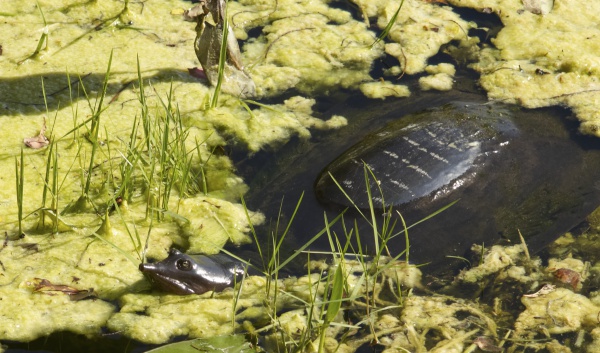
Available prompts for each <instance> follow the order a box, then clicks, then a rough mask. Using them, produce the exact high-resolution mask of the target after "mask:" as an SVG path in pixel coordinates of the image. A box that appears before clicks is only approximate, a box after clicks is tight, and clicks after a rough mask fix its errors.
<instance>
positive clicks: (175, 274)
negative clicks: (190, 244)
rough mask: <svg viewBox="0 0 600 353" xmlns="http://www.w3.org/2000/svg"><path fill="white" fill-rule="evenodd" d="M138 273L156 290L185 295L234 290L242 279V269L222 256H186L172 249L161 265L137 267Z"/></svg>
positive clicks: (230, 259) (233, 260)
mask: <svg viewBox="0 0 600 353" xmlns="http://www.w3.org/2000/svg"><path fill="white" fill-rule="evenodd" d="M140 271H142V273H143V274H144V275H145V276H146V277H147V278H148V279H149V280H150V281H151V282H152V284H153V285H154V286H155V287H157V288H158V289H161V290H163V291H165V292H167V293H172V294H180V295H185V294H202V293H205V292H207V291H211V290H212V291H221V290H223V289H225V288H227V287H231V286H233V285H234V283H235V281H236V280H237V281H239V280H241V278H242V276H243V275H244V265H243V264H242V263H240V262H239V261H236V260H235V259H233V258H231V257H229V256H227V255H224V254H217V255H188V254H184V253H182V252H181V251H179V250H177V249H171V250H170V252H169V256H168V257H167V258H166V259H164V260H162V261H159V262H154V263H142V264H140Z"/></svg>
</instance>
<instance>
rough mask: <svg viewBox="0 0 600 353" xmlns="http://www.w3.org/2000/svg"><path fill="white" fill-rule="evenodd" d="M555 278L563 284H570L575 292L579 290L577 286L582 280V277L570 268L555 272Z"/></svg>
mask: <svg viewBox="0 0 600 353" xmlns="http://www.w3.org/2000/svg"><path fill="white" fill-rule="evenodd" d="M554 278H556V279H557V280H559V281H561V282H562V283H566V284H570V285H571V287H573V290H577V285H578V284H579V281H580V280H581V275H580V274H579V272H577V271H573V270H571V269H568V268H559V269H558V270H556V271H554Z"/></svg>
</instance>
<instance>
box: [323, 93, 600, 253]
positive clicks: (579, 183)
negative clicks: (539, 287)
mask: <svg viewBox="0 0 600 353" xmlns="http://www.w3.org/2000/svg"><path fill="white" fill-rule="evenodd" d="M556 128H559V126H556V122H551V121H548V123H547V124H546V125H544V124H543V123H540V122H539V121H538V122H535V124H532V121H531V120H527V119H523V121H520V120H519V119H516V118H515V117H514V116H513V114H512V112H511V109H509V107H508V106H506V105H501V104H481V103H476V102H471V103H468V102H467V103H465V102H453V103H451V104H447V105H444V106H441V107H438V108H434V109H429V110H426V111H424V112H421V113H417V114H412V115H409V116H405V117H403V118H401V119H399V120H397V121H395V122H392V123H390V124H388V125H387V126H385V127H384V128H383V129H381V130H379V131H376V132H374V133H372V134H370V135H368V136H367V137H365V138H364V139H362V140H361V141H360V142H358V143H357V144H356V145H354V146H353V147H351V148H349V149H348V150H347V151H345V152H344V153H343V154H342V155H341V156H339V157H338V158H337V159H335V160H334V161H333V162H332V163H331V164H329V165H328V166H327V167H326V168H325V169H324V170H323V171H322V173H321V174H320V175H319V177H318V178H317V180H316V182H315V192H316V194H317V198H318V199H319V201H321V202H322V203H324V204H328V205H337V206H340V207H351V208H352V207H354V206H353V203H354V205H356V207H358V208H361V209H368V208H369V205H370V203H372V204H373V206H374V208H375V209H378V210H379V212H378V213H381V209H382V206H383V203H385V204H386V205H388V206H393V209H394V210H397V211H399V212H401V213H402V215H403V216H404V217H405V219H406V220H407V223H408V224H409V225H410V224H411V223H413V222H417V221H418V220H420V219H422V218H424V217H426V216H428V215H430V214H432V213H434V212H435V211H437V210H439V209H441V208H443V207H444V206H445V205H448V204H450V203H451V202H453V201H457V200H458V202H457V203H456V204H455V205H453V206H452V207H450V208H449V209H447V210H445V211H444V212H442V213H441V214H440V215H438V216H436V217H435V218H433V219H431V220H429V221H427V222H425V223H424V224H423V225H419V226H417V227H415V228H414V229H411V230H410V231H409V236H410V237H409V239H410V241H411V242H412V244H413V245H412V246H411V249H410V250H411V256H414V257H415V258H418V260H419V261H420V262H438V261H442V260H443V258H440V256H443V255H446V256H462V255H463V254H464V253H465V250H466V249H467V248H468V247H470V246H471V244H473V243H486V244H489V245H491V244H493V243H495V242H497V241H498V240H499V239H500V238H504V239H507V240H509V241H511V242H518V241H519V238H518V232H519V231H520V232H521V233H522V234H523V236H524V237H525V239H527V244H528V245H529V247H530V248H531V249H532V250H533V251H536V250H539V249H540V248H541V247H542V246H544V245H546V244H548V243H549V242H551V241H552V240H554V239H555V238H556V237H557V236H559V235H560V234H561V232H565V231H567V230H568V229H570V228H571V227H573V226H575V225H576V224H577V223H578V222H581V221H582V220H583V218H584V217H585V216H586V215H587V214H588V213H590V212H591V211H592V210H593V208H594V207H597V206H598V205H600V198H599V197H598V190H597V189H596V188H595V187H594V185H593V183H594V182H595V180H596V178H597V177H598V176H600V169H597V167H598V165H599V164H598V151H597V150H596V149H593V150H587V151H586V149H584V148H582V146H580V145H578V144H577V143H576V142H574V141H573V140H572V139H570V138H568V136H567V135H566V134H565V133H561V131H563V132H564V131H566V130H564V127H563V129H559V130H558V131H555V130H554V129H556ZM365 166H367V167H368V168H369V169H371V171H372V173H373V175H374V176H375V178H376V180H375V179H373V178H372V177H371V178H370V179H369V188H370V189H371V197H370V199H371V200H369V195H368V193H367V186H366V182H365ZM332 177H333V179H335V180H336V181H337V183H336V182H335V181H334V180H333V179H332ZM340 188H341V189H343V190H344V192H342V191H341V190H340ZM379 188H381V192H380V191H379ZM344 193H345V194H346V195H344ZM349 198H350V199H352V201H350V200H349ZM402 238H403V237H402ZM390 244H391V245H392V248H393V249H394V250H395V251H402V250H403V244H404V239H397V241H395V242H391V243H390Z"/></svg>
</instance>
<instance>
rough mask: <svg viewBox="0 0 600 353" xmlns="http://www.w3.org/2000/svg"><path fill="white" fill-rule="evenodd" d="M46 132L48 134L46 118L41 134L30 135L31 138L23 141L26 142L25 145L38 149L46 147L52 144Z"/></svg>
mask: <svg viewBox="0 0 600 353" xmlns="http://www.w3.org/2000/svg"><path fill="white" fill-rule="evenodd" d="M45 134H46V119H44V125H43V126H42V129H41V130H40V134H39V135H37V136H34V137H29V138H25V139H23V143H24V144H25V146H27V147H29V148H33V149H36V150H37V149H40V148H43V147H46V146H48V144H50V140H49V139H48V138H47V137H46V136H45Z"/></svg>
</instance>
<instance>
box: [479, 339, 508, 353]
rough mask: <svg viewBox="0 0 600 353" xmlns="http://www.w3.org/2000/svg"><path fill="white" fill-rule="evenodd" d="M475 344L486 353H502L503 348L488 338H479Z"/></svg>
mask: <svg viewBox="0 0 600 353" xmlns="http://www.w3.org/2000/svg"><path fill="white" fill-rule="evenodd" d="M473 343H474V344H475V345H477V347H479V349H481V350H482V351H484V352H502V348H500V347H498V346H496V345H495V344H494V341H493V340H492V339H491V338H489V337H486V336H479V337H477V338H476V339H474V340H473Z"/></svg>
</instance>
